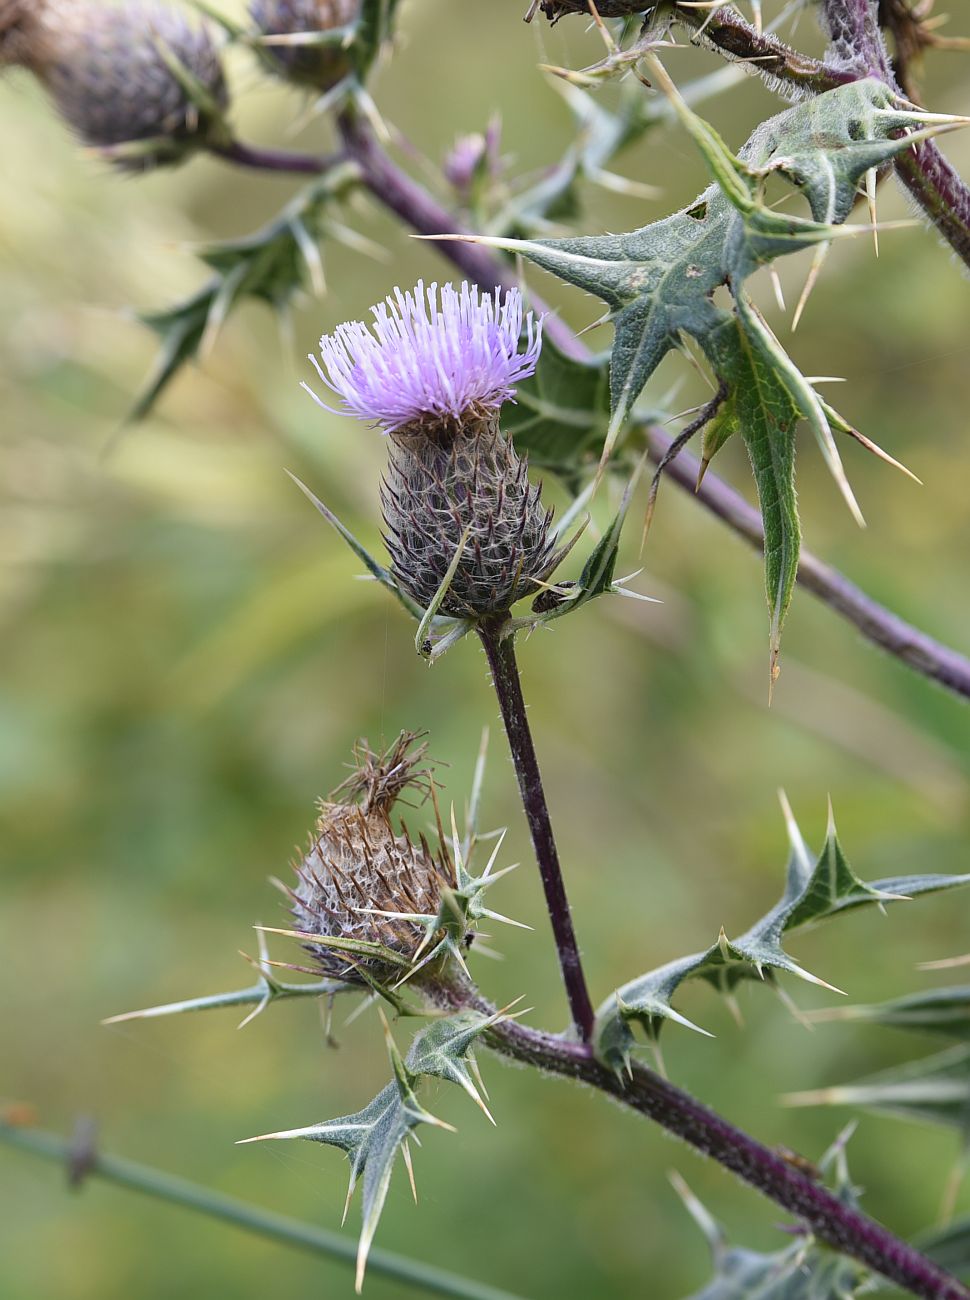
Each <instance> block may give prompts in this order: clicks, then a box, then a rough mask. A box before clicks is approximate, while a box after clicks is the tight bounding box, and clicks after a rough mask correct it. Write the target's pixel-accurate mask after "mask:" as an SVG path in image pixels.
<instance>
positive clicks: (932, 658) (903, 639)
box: [644, 425, 970, 700]
mask: <svg viewBox="0 0 970 1300" xmlns="http://www.w3.org/2000/svg"><path fill="white" fill-rule="evenodd" d="M644 432H645V436H646V438H647V443H648V446H649V449H650V459H651V460H653V461H654V462H655V463H656V464H660V462H661V461H662V460H663V458H664V456H665V455H666V454H667V452H668V451H669V449H670V447H671V445H672V443H673V439H672V438H671V437H670V435H669V434H668V433H666V432H665V431H664V430H663V429H662V428H660V427H659V425H648V426H646V427H645V430H644ZM699 470H700V462H699V461H698V460H697V458H696V456H692V455H690V453H689V452H680V453H679V455H678V456H677V457H676V459H674V460H672V461H670V462H669V464H668V465H667V466H666V468H665V469H664V475H665V477H667V478H672V479H673V480H674V481H675V482H676V483H677V485H678V486H679V487H681V488H683V489H684V491H685V492H689V493H690V494H691V495H692V496H695V495H696V497H697V499H698V500H699V501H700V502H701V503H702V504H703V505H705V506H706V507H707V509H708V510H710V511H711V513H712V514H715V515H717V517H718V518H719V519H721V520H723V521H724V523H726V524H727V525H728V527H729V528H733V529H734V531H735V532H736V533H737V534H738V536H739V537H743V538H744V539H745V541H747V542H750V543H751V545H752V546H754V547H756V548H757V549H758V550H762V549H763V548H764V541H765V533H764V525H763V523H762V520H761V515H760V513H759V511H757V510H756V509H755V508H754V506H752V505H749V504H748V502H747V501H745V499H744V497H742V496H740V495H739V494H738V493H737V492H735V491H734V489H733V488H731V487H729V486H728V485H727V483H725V482H724V481H723V480H722V479H719V478H718V477H717V475H716V474H711V473H708V474H706V475H705V477H704V479H703V482H702V483H701V485H700V487H696V483H697V477H698V472H699ZM798 581H799V583H800V584H801V585H802V586H803V587H805V588H807V589H808V590H809V591H811V592H812V593H813V594H814V595H816V596H817V597H818V598H819V600H821V601H823V602H824V603H825V604H826V605H828V606H829V608H830V609H833V610H835V612H836V613H837V614H841V615H842V617H843V618H845V619H847V620H848V621H849V622H850V623H852V624H854V625H855V627H856V628H857V630H858V631H859V632H861V633H862V635H863V636H864V637H865V638H866V640H867V641H870V642H871V643H872V644H873V645H875V646H878V647H879V648H880V649H881V650H887V651H888V652H889V653H890V654H891V655H892V656H893V657H894V658H896V659H899V660H900V661H901V662H902V663H904V664H906V665H907V666H908V667H909V668H912V669H913V670H914V672H918V673H922V675H923V676H924V677H928V678H929V679H930V680H931V681H934V682H939V684H940V685H941V686H945V687H946V688H947V690H950V691H953V693H954V694H955V695H959V696H961V697H962V698H963V699H965V700H970V659H967V658H966V657H965V656H964V655H961V654H960V653H959V652H958V651H956V650H951V649H950V647H949V646H946V645H943V644H942V643H941V642H940V641H936V640H934V639H933V637H931V636H928V635H927V634H926V633H925V632H921V631H920V630H919V628H916V627H913V625H912V624H911V623H907V622H906V620H905V619H902V618H900V617H899V616H898V614H894V613H893V612H892V610H889V609H886V607H885V605H880V604H879V603H878V601H875V600H873V599H872V597H871V596H867V595H866V593H865V592H864V591H862V590H861V589H860V588H859V587H857V586H856V585H855V583H853V582H850V581H849V580H848V578H846V577H844V575H843V574H841V573H839V571H838V569H833V568H831V567H830V566H829V565H827V564H824V563H823V562H822V561H821V560H820V559H818V558H817V557H816V556H814V555H813V554H812V553H811V551H807V550H805V548H804V547H803V548H802V551H801V555H800V558H799V561H798Z"/></svg>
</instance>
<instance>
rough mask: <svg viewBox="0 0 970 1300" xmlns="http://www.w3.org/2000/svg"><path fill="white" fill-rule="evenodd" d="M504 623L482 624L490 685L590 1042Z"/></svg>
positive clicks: (569, 988) (572, 937) (589, 1008)
mask: <svg viewBox="0 0 970 1300" xmlns="http://www.w3.org/2000/svg"><path fill="white" fill-rule="evenodd" d="M505 622H506V620H503V622H502V623H495V624H491V623H481V624H480V625H479V629H478V633H479V636H480V637H481V641H482V645H483V646H484V647H485V655H486V658H487V659H488V666H489V668H490V669H491V670H492V685H493V686H494V687H495V694H496V696H497V697H498V702H499V708H500V709H501V711H502V721H503V723H504V724H505V734H506V735H507V736H508V741H509V749H510V750H511V752H512V763H513V766H514V767H515V775H516V776H517V777H518V781H519V792H520V794H521V795H522V806H523V808H524V809H525V815H526V820H527V821H528V823H529V833H530V834H531V836H532V847H533V849H534V850H535V855H536V862H537V863H538V865H539V874H540V876H541V877H542V887H543V889H544V891H545V895H546V906H547V908H548V909H549V920H550V921H551V922H552V932H553V936H554V938H555V941H556V951H557V952H558V954H559V967H560V969H561V971H562V978H563V983H564V984H565V986H566V996H567V998H568V999H569V1009H570V1011H571V1012H572V1017H573V1024H574V1025H575V1027H576V1029H577V1031H578V1033H579V1035H580V1037H581V1039H582V1041H583V1042H584V1043H588V1042H589V1039H590V1038H591V1036H592V1033H593V1018H594V1017H593V1004H592V1002H591V1001H590V996H589V990H588V989H587V987H586V977H585V976H584V975H583V967H582V962H581V960H580V956H579V945H578V944H577V942H576V933H575V931H574V930H573V921H572V916H571V914H570V911H569V900H568V899H567V897H566V886H565V884H564V883H563V878H562V870H561V869H560V866H559V853H558V851H557V849H556V841H555V839H554V837H553V833H552V821H551V820H550V817H549V808H548V806H547V804H546V796H545V791H544V790H543V788H542V776H541V774H540V772H539V761H538V759H537V758H536V751H535V745H534V744H533V743H532V733H531V731H530V730H529V720H528V718H527V716H526V711H525V700H524V699H523V698H522V685H521V682H520V681H519V669H518V665H517V664H516V661H515V646H514V644H513V638H512V636H510V635H503V634H504V633H506V631H507V628H506V627H505V625H504V624H505Z"/></svg>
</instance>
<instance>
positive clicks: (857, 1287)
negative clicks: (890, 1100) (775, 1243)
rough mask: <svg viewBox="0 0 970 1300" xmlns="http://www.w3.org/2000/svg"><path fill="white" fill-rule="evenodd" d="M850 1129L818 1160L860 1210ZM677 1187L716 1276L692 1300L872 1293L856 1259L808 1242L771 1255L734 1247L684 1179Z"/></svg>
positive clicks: (844, 1299)
mask: <svg viewBox="0 0 970 1300" xmlns="http://www.w3.org/2000/svg"><path fill="white" fill-rule="evenodd" d="M850 1132H851V1130H847V1131H846V1132H844V1133H843V1134H842V1135H840V1137H839V1138H838V1139H837V1140H836V1142H835V1143H834V1144H833V1146H832V1147H831V1148H830V1149H829V1151H827V1152H826V1154H825V1155H824V1156H823V1157H822V1159H821V1160H820V1161H819V1169H818V1174H819V1176H820V1177H821V1176H823V1175H824V1174H826V1173H828V1172H829V1171H830V1170H832V1169H833V1168H834V1177H833V1178H832V1182H833V1188H832V1190H833V1191H834V1192H835V1194H836V1195H837V1196H838V1197H839V1199H840V1200H841V1201H843V1202H844V1203H845V1204H847V1205H852V1206H856V1205H857V1202H858V1191H857V1189H856V1188H855V1187H854V1186H853V1185H852V1183H851V1181H850V1179H849V1172H848V1167H847V1164H846V1161H845V1152H844V1147H845V1142H846V1140H847V1138H848V1136H849V1133H850ZM674 1187H675V1188H676V1190H677V1192H678V1194H679V1195H680V1197H681V1199H682V1200H683V1202H684V1204H685V1206H686V1207H687V1210H688V1212H689V1213H690V1215H691V1217H692V1218H693V1219H694V1221H695V1222H696V1223H697V1225H698V1227H699V1228H700V1229H701V1231H702V1232H703V1234H704V1236H705V1237H706V1239H707V1243H708V1246H709V1248H710V1251H711V1256H712V1262H713V1265H714V1277H713V1278H712V1279H711V1281H710V1282H709V1283H708V1284H707V1286H705V1287H704V1288H703V1289H702V1290H701V1291H698V1292H696V1293H695V1294H694V1295H693V1296H691V1297H690V1298H689V1300H754V1297H757V1300H851V1298H852V1297H853V1296H856V1295H858V1294H861V1293H862V1292H863V1291H868V1290H870V1289H871V1283H872V1280H873V1279H872V1275H871V1274H870V1273H869V1272H868V1270H867V1269H865V1268H863V1266H862V1265H861V1264H859V1263H857V1261H855V1260H853V1259H847V1258H846V1257H845V1256H844V1255H838V1254H836V1253H835V1252H834V1251H832V1250H829V1249H828V1248H827V1247H825V1246H823V1245H821V1244H820V1243H818V1242H816V1241H815V1240H814V1238H812V1237H807V1236H806V1237H804V1238H802V1239H801V1240H799V1241H796V1242H794V1243H793V1244H791V1245H788V1246H785V1247H783V1248H782V1249H781V1250H778V1251H774V1252H772V1253H770V1254H769V1253H761V1252H760V1251H753V1250H746V1249H744V1248H742V1247H738V1246H731V1245H730V1244H729V1242H728V1239H727V1234H726V1232H725V1231H724V1228H723V1227H722V1226H721V1224H720V1223H718V1222H717V1220H716V1219H715V1218H714V1217H713V1216H712V1215H711V1214H710V1212H709V1211H708V1210H707V1208H706V1207H705V1206H704V1205H703V1204H702V1203H701V1202H700V1201H699V1200H698V1199H697V1197H695V1196H694V1195H693V1193H692V1192H691V1191H690V1189H689V1188H688V1187H687V1186H686V1184H685V1183H684V1182H683V1180H682V1179H680V1178H679V1177H676V1178H675V1179H674Z"/></svg>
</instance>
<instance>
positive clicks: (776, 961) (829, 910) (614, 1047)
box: [595, 807, 970, 1070]
mask: <svg viewBox="0 0 970 1300" xmlns="http://www.w3.org/2000/svg"><path fill="white" fill-rule="evenodd" d="M786 820H787V824H788V836H789V843H790V852H789V859H788V866H787V873H786V882H785V889H784V892H783V893H782V896H781V898H780V899H779V900H778V902H777V903H776V904H775V906H774V907H773V908H771V910H770V911H769V912H767V913H766V914H765V916H763V917H762V918H761V920H759V921H758V922H756V924H755V925H753V926H752V927H751V928H750V929H749V930H747V931H746V932H745V933H744V934H742V935H741V936H740V937H739V938H736V939H729V938H728V937H727V935H726V934H725V933H724V931H723V930H722V931H721V934H720V935H719V937H718V939H717V940H716V942H715V943H713V944H712V945H711V946H710V947H709V948H707V949H706V950H704V951H703V952H698V953H694V954H692V955H691V956H688V957H682V958H679V959H677V960H676V961H672V962H668V963H667V964H666V965H665V966H661V967H659V968H658V969H656V970H652V971H648V972H647V973H646V974H645V975H641V976H640V977H639V978H637V979H635V980H631V981H630V982H629V983H628V984H625V985H623V986H622V987H621V988H620V989H618V990H617V991H616V993H614V994H613V996H612V997H611V998H608V999H607V1001H606V1002H605V1003H604V1004H603V1006H602V1007H601V1008H600V1010H599V1011H598V1012H597V1017H596V1035H595V1044H596V1050H597V1053H598V1055H599V1057H600V1059H601V1060H603V1061H605V1062H606V1063H607V1064H608V1065H610V1066H611V1067H612V1068H613V1069H616V1070H621V1069H623V1068H626V1067H627V1065H628V1063H629V1056H630V1053H631V1051H632V1050H633V1047H634V1041H635V1040H634V1038H633V1034H632V1032H631V1028H630V1026H631V1025H633V1024H639V1025H640V1026H641V1028H642V1029H643V1031H644V1033H645V1034H646V1036H647V1038H648V1040H650V1041H652V1042H656V1040H657V1038H658V1037H659V1034H660V1030H661V1029H662V1027H663V1024H664V1022H665V1021H666V1020H675V1021H677V1022H678V1023H680V1024H683V1025H685V1026H686V1027H688V1028H691V1029H697V1028H698V1026H696V1025H694V1024H692V1023H691V1022H690V1021H689V1020H686V1019H685V1017H683V1016H682V1015H681V1014H680V1013H679V1012H676V1011H675V1010H674V1008H673V1006H672V999H673V997H674V994H675V993H676V991H677V989H678V988H679V987H680V985H681V984H683V983H684V981H685V980H688V979H697V978H700V979H704V980H706V981H707V983H709V984H711V985H712V986H713V987H714V988H715V989H716V990H717V991H718V992H720V993H722V994H724V995H730V994H731V993H732V992H733V991H734V989H735V988H736V987H737V985H738V984H739V983H741V982H742V981H745V980H762V981H771V982H773V981H774V979H775V976H776V974H777V973H778V972H787V973H788V974H791V975H796V976H798V977H799V978H800V979H804V980H808V981H809V982H810V983H814V984H821V985H823V987H829V988H830V987H831V986H830V985H826V984H825V982H824V980H821V979H819V978H818V976H816V975H812V974H811V973H810V972H808V971H806V970H805V969H804V968H803V967H801V966H800V965H799V964H798V963H797V962H795V961H794V960H793V959H792V958H791V957H790V956H789V955H788V953H787V952H785V950H784V948H783V946H782V940H783V938H784V936H785V935H786V934H787V933H788V932H789V931H792V930H796V929H800V928H802V927H805V926H810V925H814V924H816V923H818V922H821V921H823V920H826V919H828V918H829V917H832V916H836V915H838V914H839V913H841V912H844V911H847V910H849V909H850V908H853V907H860V906H863V905H865V904H869V903H877V904H880V905H882V904H884V903H887V902H893V901H897V900H905V899H908V898H911V897H912V896H913V895H914V894H918V893H929V892H932V891H934V890H940V889H952V888H955V887H957V886H961V885H966V884H970V875H965V876H936V875H927V876H916V877H903V878H892V879H886V880H879V881H875V882H873V883H866V882H864V881H861V880H860V879H859V877H858V876H856V874H855V872H854V871H853V870H852V868H851V867H850V865H849V863H848V861H847V860H846V858H845V855H844V853H843V851H842V848H841V846H840V844H839V841H838V836H837V834H836V831H835V825H834V820H833V819H832V817H831V810H830V818H829V827H828V832H827V835H826V840H825V844H824V846H823V848H822V852H821V853H820V854H819V855H818V857H817V858H816V859H815V860H814V862H813V860H812V858H811V857H810V855H809V853H808V850H807V848H806V846H805V842H804V840H803V839H802V836H801V832H800V831H799V829H798V826H797V824H796V823H795V821H794V819H793V818H792V817H791V815H790V813H789V812H788V810H787V807H786ZM836 991H837V990H836ZM700 1032H705V1031H703V1030H701V1031H700Z"/></svg>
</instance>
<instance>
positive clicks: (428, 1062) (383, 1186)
mask: <svg viewBox="0 0 970 1300" xmlns="http://www.w3.org/2000/svg"><path fill="white" fill-rule="evenodd" d="M497 1014H501V1013H497ZM496 1018H497V1015H493V1016H484V1015H481V1014H479V1013H478V1012H475V1011H461V1012H459V1013H457V1015H455V1016H452V1017H450V1018H448V1019H443V1020H439V1021H436V1022H435V1023H433V1024H431V1025H430V1026H428V1028H426V1029H424V1030H422V1031H421V1033H420V1034H418V1036H417V1037H416V1038H415V1040H414V1042H413V1044H412V1045H411V1049H410V1051H409V1052H408V1055H407V1059H406V1060H405V1059H403V1058H402V1057H401V1054H400V1052H399V1051H398V1049H397V1047H396V1045H395V1044H394V1041H393V1039H392V1038H391V1037H390V1033H389V1032H387V1044H388V1053H389V1056H390V1059H391V1065H392V1067H393V1070H394V1079H393V1080H392V1082H391V1083H389V1084H388V1085H387V1087H386V1088H383V1089H382V1090H381V1091H380V1092H379V1093H378V1094H377V1096H376V1097H375V1098H374V1099H373V1100H372V1101H370V1102H369V1103H368V1104H367V1105H366V1106H365V1107H364V1108H363V1110H359V1111H356V1112H355V1113H354V1114H352V1115H342V1116H340V1117H339V1118H338V1119H332V1120H324V1121H322V1122H321V1123H319V1124H310V1125H307V1126H306V1127H304V1128H295V1129H286V1130H283V1131H281V1132H279V1133H265V1134H263V1135H261V1136H260V1137H258V1138H246V1139H244V1142H263V1141H271V1140H281V1139H282V1140H285V1139H289V1138H306V1139H308V1140H309V1141H311V1142H323V1143H326V1144H327V1145H329V1146H335V1147H339V1148H340V1149H341V1150H342V1151H344V1152H346V1154H347V1157H348V1159H349V1160H350V1187H349V1189H348V1192H347V1207H345V1210H344V1215H345V1216H346V1212H347V1208H349V1205H350V1201H351V1198H352V1197H353V1194H354V1189H355V1188H356V1186H357V1184H358V1182H360V1181H361V1180H363V1222H362V1226H361V1233H360V1243H359V1246H358V1252H357V1291H358V1292H359V1291H360V1289H361V1286H362V1284H363V1280H364V1270H365V1268H366V1265H367V1255H368V1253H369V1251H370V1247H371V1243H372V1241H373V1239H374V1234H375V1232H376V1230H377V1225H378V1222H379V1220H380V1217H381V1211H382V1210H383V1208H384V1202H385V1200H386V1199H387V1191H388V1187H389V1185H390V1181H391V1173H392V1171H393V1167H394V1161H395V1159H396V1157H397V1154H398V1152H399V1151H401V1150H402V1149H403V1148H404V1144H405V1143H406V1142H407V1139H408V1137H409V1136H410V1134H411V1133H412V1132H413V1131H414V1130H415V1129H416V1128H418V1126H419V1125H421V1124H431V1125H433V1126H436V1127H438V1128H445V1129H449V1130H451V1131H454V1130H452V1129H451V1125H450V1124H445V1123H444V1121H443V1120H439V1119H437V1118H436V1117H435V1116H434V1115H432V1114H431V1113H430V1112H429V1111H428V1110H426V1109H425V1108H424V1106H422V1104H421V1102H420V1101H419V1100H418V1096H417V1090H416V1088H417V1083H418V1081H419V1079H420V1078H421V1076H422V1075H432V1076H435V1077H437V1078H442V1079H446V1080H448V1081H449V1082H452V1083H456V1084H458V1086H459V1087H461V1088H463V1089H464V1090H465V1091H466V1092H468V1093H469V1094H470V1095H471V1096H472V1097H473V1098H474V1100H475V1101H476V1102H477V1103H478V1105H480V1106H481V1107H482V1109H483V1110H485V1106H484V1103H483V1101H482V1099H481V1096H480V1094H479V1092H478V1089H477V1087H476V1085H475V1082H474V1080H473V1079H472V1075H471V1069H472V1068H473V1065H472V1057H471V1048H472V1044H473V1043H474V1040H475V1039H476V1038H477V1037H478V1035H479V1034H481V1033H482V1031H483V1030H484V1029H486V1028H487V1027H488V1025H490V1024H492V1023H494V1021H495V1019H496ZM386 1030H387V1026H386V1022H385V1031H386ZM485 1113H486V1115H487V1114H488V1111H487V1110H485ZM489 1119H491V1116H490V1115H489Z"/></svg>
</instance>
